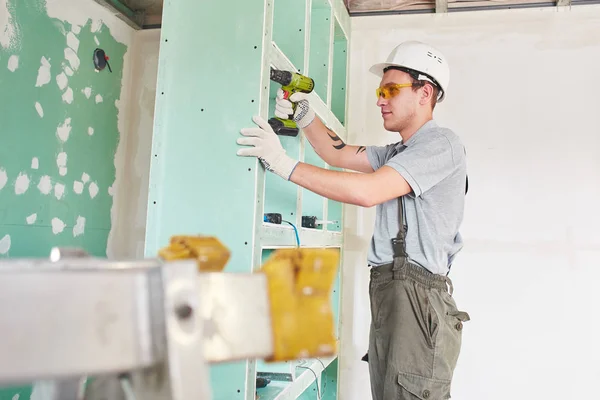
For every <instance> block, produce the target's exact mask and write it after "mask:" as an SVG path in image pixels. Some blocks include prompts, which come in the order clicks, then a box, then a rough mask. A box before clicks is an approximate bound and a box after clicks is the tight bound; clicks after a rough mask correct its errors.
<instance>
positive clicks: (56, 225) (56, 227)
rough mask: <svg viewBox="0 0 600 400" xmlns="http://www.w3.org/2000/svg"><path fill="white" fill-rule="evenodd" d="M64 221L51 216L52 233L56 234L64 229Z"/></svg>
mask: <svg viewBox="0 0 600 400" xmlns="http://www.w3.org/2000/svg"><path fill="white" fill-rule="evenodd" d="M65 226H66V225H65V223H64V222H62V221H61V220H60V219H58V218H52V233H54V234H55V235H58V234H59V233H61V232H62V231H63V230H64V229H65Z"/></svg>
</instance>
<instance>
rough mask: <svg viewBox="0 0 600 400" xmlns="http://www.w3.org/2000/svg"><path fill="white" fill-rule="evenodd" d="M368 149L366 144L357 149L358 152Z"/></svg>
mask: <svg viewBox="0 0 600 400" xmlns="http://www.w3.org/2000/svg"><path fill="white" fill-rule="evenodd" d="M366 150H367V148H366V147H365V146H360V147H359V148H358V150H356V154H359V153H363V152H364V151H366Z"/></svg>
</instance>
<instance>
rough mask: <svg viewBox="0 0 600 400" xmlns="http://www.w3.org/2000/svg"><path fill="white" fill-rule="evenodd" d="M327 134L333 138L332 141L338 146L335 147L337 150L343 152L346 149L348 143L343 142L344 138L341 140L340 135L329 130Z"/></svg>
mask: <svg viewBox="0 0 600 400" xmlns="http://www.w3.org/2000/svg"><path fill="white" fill-rule="evenodd" d="M327 134H328V135H329V137H330V138H331V140H333V141H334V142H335V143H336V144H334V145H333V147H334V148H335V149H336V150H341V149H343V148H344V147H346V143H344V142H343V141H342V138H340V137H339V136H338V135H336V134H335V133H334V132H332V131H330V130H329V129H327Z"/></svg>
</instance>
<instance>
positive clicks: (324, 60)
mask: <svg viewBox="0 0 600 400" xmlns="http://www.w3.org/2000/svg"><path fill="white" fill-rule="evenodd" d="M311 10H312V11H311V18H310V55H309V65H308V74H309V75H310V77H311V78H312V79H314V81H315V92H316V93H317V94H318V95H319V97H320V98H321V100H323V101H324V102H325V103H327V89H328V86H329V84H328V77H329V47H330V39H331V20H330V19H331V17H332V13H331V6H330V5H329V2H328V1H327V0H314V1H313V2H312V9H311Z"/></svg>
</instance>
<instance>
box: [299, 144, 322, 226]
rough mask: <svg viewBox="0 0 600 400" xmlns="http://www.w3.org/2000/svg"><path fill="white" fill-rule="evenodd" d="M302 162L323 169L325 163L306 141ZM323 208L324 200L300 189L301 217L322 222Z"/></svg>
mask: <svg viewBox="0 0 600 400" xmlns="http://www.w3.org/2000/svg"><path fill="white" fill-rule="evenodd" d="M304 162H305V163H307V164H312V165H316V166H317V167H321V168H325V162H324V161H323V160H321V157H319V156H318V155H317V153H315V150H314V149H313V148H312V146H311V145H310V143H309V142H308V140H306V141H305V145H304ZM324 206H325V202H324V198H323V197H322V196H319V195H318V194H316V193H314V192H311V191H310V190H307V189H304V188H303V189H302V216H312V217H317V219H318V220H323V207H324ZM322 228H323V226H320V225H318V226H317V229H322Z"/></svg>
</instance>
